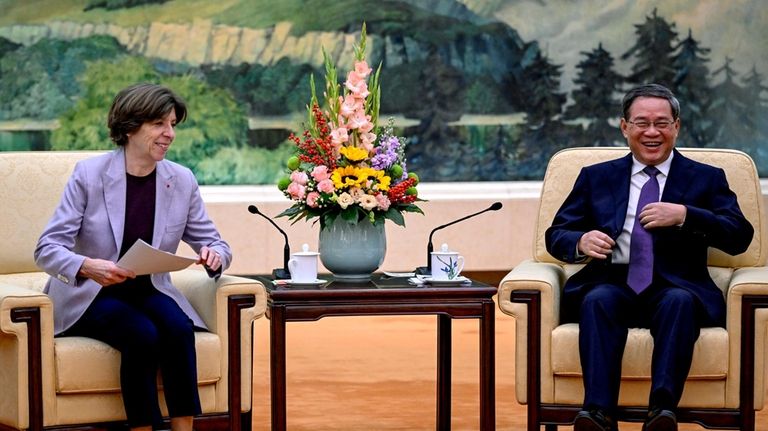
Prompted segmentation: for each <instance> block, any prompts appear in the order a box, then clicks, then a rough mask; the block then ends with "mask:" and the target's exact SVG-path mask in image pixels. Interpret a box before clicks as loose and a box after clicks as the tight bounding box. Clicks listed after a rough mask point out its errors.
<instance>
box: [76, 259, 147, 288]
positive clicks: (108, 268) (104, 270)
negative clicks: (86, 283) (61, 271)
mask: <svg viewBox="0 0 768 431" xmlns="http://www.w3.org/2000/svg"><path fill="white" fill-rule="evenodd" d="M77 275H78V276H80V277H86V278H90V279H91V280H93V281H95V282H96V283H99V284H100V285H102V286H110V285H112V284H118V283H122V282H124V281H125V280H127V279H129V278H136V273H134V272H133V271H131V270H130V269H125V268H121V267H119V266H117V265H115V262H112V261H111V260H103V259H91V258H89V257H86V258H85V261H83V266H81V267H80V271H78V272H77Z"/></svg>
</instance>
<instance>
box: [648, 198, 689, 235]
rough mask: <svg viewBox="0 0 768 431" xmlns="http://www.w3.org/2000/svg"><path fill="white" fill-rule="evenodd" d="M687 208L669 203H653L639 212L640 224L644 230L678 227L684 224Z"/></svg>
mask: <svg viewBox="0 0 768 431" xmlns="http://www.w3.org/2000/svg"><path fill="white" fill-rule="evenodd" d="M687 213H688V208H686V207H685V205H680V204H673V203H669V202H653V203H650V204H648V205H646V206H645V207H644V208H643V210H642V211H640V216H639V218H640V223H641V224H642V225H643V227H645V228H646V229H653V228H655V227H666V226H680V225H682V224H683V222H685V216H686V214H687Z"/></svg>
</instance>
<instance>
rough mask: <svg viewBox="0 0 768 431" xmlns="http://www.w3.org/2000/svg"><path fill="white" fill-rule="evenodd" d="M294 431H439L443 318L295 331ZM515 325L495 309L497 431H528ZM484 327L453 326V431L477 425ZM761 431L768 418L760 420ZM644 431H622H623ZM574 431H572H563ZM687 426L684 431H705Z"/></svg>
mask: <svg viewBox="0 0 768 431" xmlns="http://www.w3.org/2000/svg"><path fill="white" fill-rule="evenodd" d="M287 334H288V335H287V374H288V378H287V393H288V406H287V410H288V429H289V430H291V431H309V430H313V431H331V430H333V431H350V430H366V431H367V430H382V431H385V430H403V431H405V430H407V431H418V430H434V429H435V374H436V367H435V358H436V355H437V353H436V338H437V335H436V317H435V316H391V317H390V316H385V317H332V318H325V319H322V320H319V321H317V322H291V323H288V325H287ZM255 336H256V338H255V347H254V350H255V357H254V412H253V413H254V415H253V429H254V430H255V431H262V430H269V429H270V402H269V321H268V320H267V319H266V318H264V319H259V320H258V321H257V322H256V326H255ZM514 337H515V322H514V319H512V318H511V317H509V316H506V315H504V314H502V313H501V312H500V311H499V310H498V308H497V309H496V426H497V429H498V430H524V429H525V424H526V416H525V406H523V405H520V404H518V403H517V401H516V400H515V393H514V391H515V387H514V380H515V375H514V374H515V373H514V353H515V346H514ZM478 346H479V340H478V321H477V320H454V321H453V403H452V412H453V419H452V428H453V430H458V431H462V430H467V431H471V430H477V429H478V424H479V417H478V415H479V402H480V401H479V393H478V392H479V389H478V383H477V380H478V375H479V370H478V363H479V351H478ZM757 423H758V427H757V428H758V430H765V429H766V428H765V427H766V425H765V424H768V409H765V410H763V411H761V412H758V415H757ZM640 427H641V425H640V424H634V423H621V430H622V431H636V430H640ZM561 429H563V430H570V429H571V427H561ZM703 429H704V428H702V427H700V426H697V425H688V424H685V425H680V430H681V431H686V430H703Z"/></svg>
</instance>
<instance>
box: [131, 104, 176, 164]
mask: <svg viewBox="0 0 768 431" xmlns="http://www.w3.org/2000/svg"><path fill="white" fill-rule="evenodd" d="M175 127H176V111H175V110H173V109H171V110H170V111H169V112H168V114H166V115H165V116H164V117H163V118H158V119H156V120H152V121H147V122H145V123H144V124H142V125H141V127H139V128H138V130H136V131H135V132H133V133H129V134H128V143H127V146H128V147H132V150H133V151H132V153H133V154H136V155H139V156H140V157H142V158H146V159H149V160H153V161H155V162H159V161H161V160H163V159H164V158H165V155H166V153H167V152H168V148H170V146H171V143H172V142H173V139H174V138H175V137H176V130H175Z"/></svg>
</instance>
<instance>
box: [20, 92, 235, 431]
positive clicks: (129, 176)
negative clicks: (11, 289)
mask: <svg viewBox="0 0 768 431" xmlns="http://www.w3.org/2000/svg"><path fill="white" fill-rule="evenodd" d="M186 115H187V109H186V105H185V103H184V102H183V100H182V99H181V98H180V97H179V96H177V95H176V94H174V93H173V92H172V91H171V90H169V89H167V88H165V87H162V86H159V85H153V84H139V85H134V86H131V87H128V88H126V89H124V90H122V91H120V92H119V93H118V94H117V96H116V97H115V99H114V102H113V103H112V107H111V108H110V110H109V117H108V121H107V123H108V127H109V130H110V137H111V139H112V140H113V141H114V143H115V144H116V145H117V149H116V150H114V151H112V152H110V153H107V154H104V155H101V156H97V157H94V158H91V159H88V160H85V161H82V162H80V163H78V165H77V166H76V167H75V170H74V172H73V174H72V176H71V178H70V179H69V181H68V183H67V186H66V188H65V190H64V194H63V196H62V199H61V202H60V203H59V205H58V207H57V208H56V210H55V212H54V214H53V217H52V218H51V220H50V222H49V223H48V226H47V227H46V228H45V230H44V232H43V234H42V235H41V237H40V240H39V241H38V244H37V248H36V250H35V260H36V263H37V265H38V266H39V267H40V268H42V269H43V270H44V271H45V272H47V273H48V274H49V275H51V278H50V279H49V280H48V283H47V285H46V287H45V292H46V293H47V294H48V295H49V296H50V297H51V298H52V300H53V304H54V316H55V319H54V320H55V321H54V332H55V334H57V335H77V336H85V337H90V338H94V339H97V340H101V341H103V342H105V343H107V344H109V345H110V346H112V347H114V348H115V349H117V350H119V351H120V353H121V365H120V382H121V387H122V395H123V402H124V406H125V413H126V416H127V418H128V424H129V426H130V427H131V429H134V430H151V429H152V426H153V425H154V426H159V424H161V423H162V416H161V413H160V406H159V402H158V394H157V372H158V370H160V373H161V376H162V379H163V389H164V392H165V398H166V403H167V407H168V412H169V413H170V416H171V429H172V430H174V431H184V430H191V429H192V418H193V416H194V415H196V414H199V413H200V399H199V395H198V392H197V369H196V353H195V336H194V331H195V329H196V328H203V329H204V328H205V324H204V323H203V321H202V319H201V318H200V316H198V315H197V313H196V312H195V310H194V309H193V308H192V306H191V305H190V304H189V302H188V301H187V300H186V299H185V298H184V296H183V295H182V294H181V292H179V291H178V290H177V289H176V288H175V287H174V286H173V285H172V284H171V278H170V275H169V274H168V273H159V274H152V275H141V276H136V274H135V273H134V272H133V271H131V270H128V269H125V268H121V267H119V266H117V264H116V262H117V261H118V259H119V258H120V257H121V256H122V255H123V254H124V253H125V252H126V251H127V250H128V249H129V248H130V247H131V246H132V245H133V244H134V243H135V242H136V241H137V240H144V241H145V242H147V243H148V244H152V245H153V246H154V247H157V248H159V249H161V250H165V251H168V252H175V251H176V249H177V247H178V245H179V242H180V241H182V240H183V241H184V242H186V243H187V244H189V245H190V246H191V247H192V248H193V249H194V250H195V252H197V253H198V256H199V258H198V264H203V265H204V266H205V269H206V270H207V271H208V274H209V275H210V276H212V277H218V275H220V274H221V272H222V271H223V270H224V269H226V268H227V267H229V264H230V262H231V259H232V252H231V250H230V248H229V245H228V244H227V243H226V242H224V241H223V240H222V239H221V236H220V235H219V232H218V231H217V230H216V227H215V226H214V224H213V222H212V221H211V220H210V219H209V218H208V215H207V214H206V211H205V206H204V204H203V201H202V199H201V197H200V191H199V188H198V184H197V181H196V180H195V177H194V175H193V174H192V172H191V171H190V170H189V169H187V168H185V167H183V166H180V165H178V164H176V163H173V162H171V161H168V160H165V155H166V153H167V152H168V148H169V147H170V146H171V143H172V142H173V140H174V137H175V131H174V129H175V127H176V124H178V123H181V122H182V121H184V119H185V118H186Z"/></svg>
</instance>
